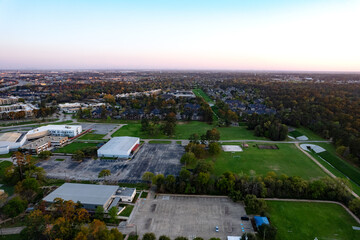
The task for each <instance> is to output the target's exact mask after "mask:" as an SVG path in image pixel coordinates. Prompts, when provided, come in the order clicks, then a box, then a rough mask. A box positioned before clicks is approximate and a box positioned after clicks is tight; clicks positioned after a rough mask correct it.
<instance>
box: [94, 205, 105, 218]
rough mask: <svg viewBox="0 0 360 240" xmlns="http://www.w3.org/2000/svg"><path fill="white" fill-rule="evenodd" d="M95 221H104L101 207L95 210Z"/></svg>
mask: <svg viewBox="0 0 360 240" xmlns="http://www.w3.org/2000/svg"><path fill="white" fill-rule="evenodd" d="M94 218H95V219H99V220H101V221H102V220H104V208H103V206H97V207H96V209H95V215H94Z"/></svg>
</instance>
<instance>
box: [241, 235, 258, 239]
mask: <svg viewBox="0 0 360 240" xmlns="http://www.w3.org/2000/svg"><path fill="white" fill-rule="evenodd" d="M241 240H256V236H255V235H254V234H253V233H245V234H243V235H242V236H241Z"/></svg>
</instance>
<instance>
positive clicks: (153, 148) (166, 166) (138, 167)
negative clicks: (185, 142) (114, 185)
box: [37, 143, 184, 182]
mask: <svg viewBox="0 0 360 240" xmlns="http://www.w3.org/2000/svg"><path fill="white" fill-rule="evenodd" d="M183 153H184V148H183V147H182V146H180V145H179V144H148V143H145V144H143V146H142V147H141V148H140V150H139V152H138V153H137V154H136V156H135V157H134V158H133V159H132V160H128V161H113V160H108V161H102V160H85V161H83V162H80V163H78V162H74V161H72V160H71V157H69V156H68V157H63V156H53V157H52V158H51V159H50V160H48V161H42V162H39V163H38V164H37V165H38V166H39V167H42V168H44V169H45V171H46V172H47V176H48V177H51V178H59V179H72V180H98V174H99V172H100V171H101V170H102V169H109V170H110V171H111V176H109V177H107V178H106V179H107V180H110V181H119V182H139V181H141V177H142V175H143V174H144V172H146V171H149V172H153V173H155V174H157V173H162V174H164V175H165V176H166V175H169V174H173V175H178V173H179V171H180V169H181V164H180V158H181V156H182V155H183ZM55 159H64V161H56V160H55Z"/></svg>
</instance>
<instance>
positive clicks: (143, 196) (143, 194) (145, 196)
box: [140, 192, 148, 198]
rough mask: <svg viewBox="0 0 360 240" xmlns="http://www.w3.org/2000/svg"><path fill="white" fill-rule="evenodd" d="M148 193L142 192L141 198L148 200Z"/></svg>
mask: <svg viewBox="0 0 360 240" xmlns="http://www.w3.org/2000/svg"><path fill="white" fill-rule="evenodd" d="M147 195H148V192H142V193H141V196H140V198H147Z"/></svg>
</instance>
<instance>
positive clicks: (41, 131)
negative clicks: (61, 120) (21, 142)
mask: <svg viewBox="0 0 360 240" xmlns="http://www.w3.org/2000/svg"><path fill="white" fill-rule="evenodd" d="M81 132H82V127H81V125H47V126H42V127H38V128H35V129H33V130H30V131H29V132H28V133H27V134H26V136H27V139H35V138H40V137H44V136H47V135H53V136H63V137H70V138H71V137H75V136H77V135H79V134H80V133H81Z"/></svg>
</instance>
